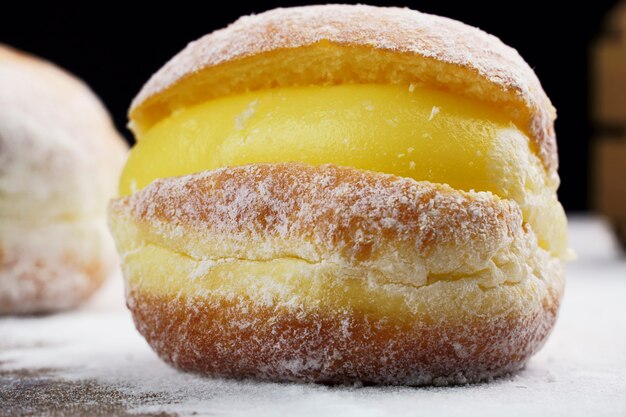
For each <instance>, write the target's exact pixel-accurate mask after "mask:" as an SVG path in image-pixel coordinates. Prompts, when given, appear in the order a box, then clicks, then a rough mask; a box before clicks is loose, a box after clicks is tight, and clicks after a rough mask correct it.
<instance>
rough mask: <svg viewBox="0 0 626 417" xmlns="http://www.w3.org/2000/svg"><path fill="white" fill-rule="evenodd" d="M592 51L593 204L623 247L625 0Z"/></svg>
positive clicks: (625, 220)
mask: <svg viewBox="0 0 626 417" xmlns="http://www.w3.org/2000/svg"><path fill="white" fill-rule="evenodd" d="M592 52H593V54H592V57H593V62H592V70H593V106H592V114H593V118H594V122H595V124H596V131H599V132H602V135H603V136H602V137H601V138H596V140H595V141H594V143H593V151H594V152H593V153H594V158H593V161H592V162H593V165H592V166H593V170H594V172H593V175H592V197H593V204H594V208H595V209H596V210H597V211H599V212H600V213H601V214H603V215H605V216H606V217H607V218H608V219H609V220H610V221H611V222H612V223H613V225H614V226H615V229H616V231H617V233H618V236H619V238H620V241H621V242H622V244H623V245H624V246H625V247H626V2H621V3H620V4H618V6H617V7H616V8H615V9H614V10H613V11H612V12H611V14H610V15H609V17H608V19H607V25H606V28H605V32H604V33H603V35H602V36H601V37H600V38H599V39H598V41H597V42H596V44H595V45H594V48H593V51H592Z"/></svg>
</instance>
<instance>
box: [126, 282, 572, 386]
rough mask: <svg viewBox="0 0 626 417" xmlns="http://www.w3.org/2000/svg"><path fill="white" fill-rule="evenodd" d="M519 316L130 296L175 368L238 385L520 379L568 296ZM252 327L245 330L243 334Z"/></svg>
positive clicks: (141, 324) (146, 330)
mask: <svg viewBox="0 0 626 417" xmlns="http://www.w3.org/2000/svg"><path fill="white" fill-rule="evenodd" d="M552 296H554V298H552V299H550V300H546V303H545V304H544V305H543V308H539V309H538V310H535V311H529V312H528V314H526V315H519V316H511V317H486V318H481V319H475V318H474V319H467V318H461V319H459V320H456V321H454V322H449V321H448V322H446V321H445V320H440V321H438V322H425V321H422V320H420V319H419V318H417V317H391V318H390V317H382V318H381V317H376V316H374V317H370V316H368V315H367V314H361V313H359V312H354V311H347V310H346V311H339V312H335V311H333V312H325V311H321V310H320V309H304V310H298V311H288V310H282V309H276V308H274V307H261V306H259V305H258V304H255V303H252V302H249V301H248V300H239V301H238V302H233V301H232V300H227V299H217V300H215V299H214V300H211V299H193V298H186V297H184V296H183V297H174V296H169V297H160V296H155V295H153V294H150V293H146V292H141V291H131V292H129V293H128V296H127V297H128V298H127V300H128V306H129V308H130V310H131V312H132V314H133V319H134V321H135V325H136V327H137V329H138V330H139V332H140V333H141V334H142V335H143V336H144V337H145V338H146V340H147V341H148V343H149V344H150V346H151V347H152V348H153V349H154V350H155V351H156V352H157V354H158V355H159V356H160V357H161V358H162V359H163V360H165V361H166V362H167V363H169V364H171V365H173V366H175V367H177V368H179V369H182V370H185V371H192V372H199V373H204V374H208V375H214V376H227V377H234V378H247V377H252V378H258V379H265V380H271V381H305V382H325V383H356V382H361V383H373V384H389V385H430V384H436V385H447V384H464V383H472V382H480V381H485V380H490V379H493V378H496V377H499V376H502V375H506V374H509V373H512V372H515V371H517V370H519V369H520V368H522V367H523V366H524V364H525V363H526V361H527V360H528V359H529V358H530V357H531V356H532V355H533V354H534V353H536V352H537V351H538V350H539V349H540V348H541V346H543V344H544V343H545V340H546V338H547V336H548V335H549V333H550V331H551V330H552V327H553V325H554V323H555V320H556V317H557V310H558V305H559V297H560V295H556V294H552ZM242 323H245V326H242Z"/></svg>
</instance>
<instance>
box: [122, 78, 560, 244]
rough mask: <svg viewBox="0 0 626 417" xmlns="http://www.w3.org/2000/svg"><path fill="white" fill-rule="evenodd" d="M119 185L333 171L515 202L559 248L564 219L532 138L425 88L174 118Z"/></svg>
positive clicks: (154, 132)
mask: <svg viewBox="0 0 626 417" xmlns="http://www.w3.org/2000/svg"><path fill="white" fill-rule="evenodd" d="M137 140H138V143H137V145H136V146H135V147H134V148H133V150H132V151H131V154H130V157H129V159H128V162H127V164H126V167H125V169H124V172H123V174H122V178H121V184H120V193H121V194H123V195H128V194H131V193H132V192H134V191H136V190H139V189H141V188H143V187H145V186H146V185H148V184H149V183H150V182H152V181H153V180H154V179H156V178H165V177H171V176H178V175H184V174H189V173H193V172H198V171H205V170H211V169H215V168H219V167H223V166H233V165H243V164H248V163H258V162H285V161H300V162H304V163H309V164H313V165H319V164H325V163H334V164H337V165H344V166H352V167H355V168H360V169H367V170H373V171H378V172H385V173H390V174H395V175H399V176H404V177H410V178H414V179H416V180H419V181H422V180H425V181H430V182H437V183H447V184H449V185H450V186H452V187H454V188H457V189H461V190H470V189H473V190H477V191H491V192H493V193H494V194H496V195H498V196H500V197H502V198H507V199H512V200H514V201H516V202H517V203H518V204H519V205H520V207H521V209H522V211H523V213H524V218H525V221H526V222H527V223H529V224H530V226H531V227H532V229H533V230H534V232H535V233H536V235H537V237H538V240H539V244H540V246H542V247H543V248H546V249H548V250H549V251H550V252H551V253H553V254H554V255H557V256H563V255H564V254H565V253H566V250H567V242H566V240H567V239H566V221H565V215H564V213H563V209H562V207H561V205H560V204H559V202H558V200H557V198H556V193H555V191H556V188H557V187H558V183H557V182H556V180H555V179H552V178H549V177H548V176H547V175H546V173H545V171H544V169H543V167H542V165H541V161H540V160H539V158H538V157H537V156H536V154H535V153H534V152H533V150H532V144H531V142H530V140H529V139H528V136H527V135H526V134H525V133H524V132H523V131H522V130H520V129H519V128H518V127H517V126H515V125H513V124H512V123H511V122H510V119H509V118H507V117H506V116H505V115H504V113H503V112H501V111H500V110H499V109H497V108H494V107H492V106H490V105H487V104H485V103H481V102H479V101H476V100H472V99H469V98H463V97H459V96H456V95H453V94H450V93H446V92H442V91H436V90H433V89H428V88H424V87H413V86H410V87H407V86H395V85H338V86H306V87H289V88H278V89H273V90H262V91H255V92H249V93H243V94H239V95H236V96H230V97H223V98H219V99H214V100H210V101H208V102H205V103H202V104H200V105H196V106H193V107H190V108H185V109H182V110H179V111H177V112H175V113H174V114H172V115H171V116H169V117H167V118H165V119H163V120H161V121H160V122H159V123H157V124H156V125H154V126H153V127H152V128H151V129H149V130H148V131H147V132H146V133H145V134H143V135H141V136H140V137H138V138H137Z"/></svg>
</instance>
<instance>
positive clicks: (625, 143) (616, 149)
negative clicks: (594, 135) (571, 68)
mask: <svg viewBox="0 0 626 417" xmlns="http://www.w3.org/2000/svg"><path fill="white" fill-rule="evenodd" d="M625 98H626V97H625ZM594 157H595V158H594V159H595V161H594V166H595V178H594V183H595V184H594V185H595V187H594V191H595V192H594V199H595V207H596V209H597V210H599V211H600V213H602V214H603V215H605V216H607V217H608V218H609V219H610V220H611V222H612V223H613V224H614V226H615V228H616V229H617V232H618V236H619V238H620V240H621V242H622V244H624V245H626V140H624V138H622V139H616V140H611V139H601V140H597V141H596V143H595V155H594Z"/></svg>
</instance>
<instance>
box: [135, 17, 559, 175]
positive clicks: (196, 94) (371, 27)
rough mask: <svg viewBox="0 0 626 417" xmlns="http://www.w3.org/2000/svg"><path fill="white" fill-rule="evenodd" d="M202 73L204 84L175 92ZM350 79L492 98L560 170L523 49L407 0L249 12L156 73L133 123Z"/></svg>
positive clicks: (548, 164) (549, 114) (546, 108)
mask: <svg viewBox="0 0 626 417" xmlns="http://www.w3.org/2000/svg"><path fill="white" fill-rule="evenodd" d="M342 51H343V52H342ZM346 51H353V52H355V53H354V56H352V55H350V54H349V53H344V52H346ZM299 55H301V58H302V59H301V60H299V59H298V56H299ZM255 58H256V60H255ZM264 68H267V70H264ZM296 68H298V69H296ZM322 68H323V69H324V70H323V71H322ZM347 68H349V70H348V71H347V72H348V74H349V75H348V76H346V75H345V74H344V73H345V72H346V69H347ZM198 79H200V80H201V82H199V83H198V84H195V85H196V86H197V85H201V88H195V89H193V90H194V91H193V94H178V93H179V92H180V91H181V90H184V89H185V88H186V87H187V86H188V85H191V84H193V83H194V82H196V81H197V80H198ZM285 80H287V81H285ZM349 82H353V83H354V82H356V83H367V82H370V83H371V82H379V83H381V82H382V83H385V82H387V83H389V82H391V83H406V84H408V83H415V84H425V85H429V86H433V87H435V88H441V89H443V90H446V91H452V92H455V93H458V94H462V95H466V96H469V97H473V98H476V99H479V100H483V101H486V102H491V103H493V104H494V105H497V106H498V107H500V108H502V109H503V110H504V111H505V112H507V114H508V115H509V116H510V117H511V119H512V120H513V121H514V122H515V123H516V124H518V125H519V126H520V127H521V128H522V129H523V130H525V131H526V132H527V133H528V134H529V136H530V137H531V138H532V139H533V141H534V143H535V145H536V151H537V153H538V154H539V156H540V158H541V160H542V161H543V163H544V166H545V168H546V169H547V170H548V171H549V172H550V173H555V172H556V168H557V165H558V157H557V149H556V138H555V133H554V119H555V117H556V113H555V110H554V108H553V106H552V104H551V103H550V100H549V99H548V97H547V96H546V94H545V92H544V91H543V89H542V87H541V84H540V82H539V80H538V79H537V77H536V75H535V73H534V71H533V70H532V69H531V68H530V67H529V66H528V64H527V63H526V62H525V61H524V60H523V59H522V58H521V57H520V56H519V54H518V53H517V51H515V50H514V49H513V48H510V47H508V46H506V45H505V44H503V43H502V42H501V41H500V40H499V39H498V38H496V37H494V36H492V35H489V34H487V33H485V32H483V31H481V30H479V29H477V28H474V27H471V26H468V25H465V24H463V23H461V22H458V21H455V20H452V19H447V18H444V17H439V16H434V15H429V14H425V13H420V12H417V11H414V10H410V9H400V8H381V7H374V6H365V5H324V6H306V7H295V8H288V9H275V10H270V11H268V12H265V13H262V14H259V15H253V16H246V17H242V18H240V19H239V20H237V21H236V22H235V23H233V24H231V25H230V26H228V27H227V28H225V29H222V30H218V31H216V32H213V33H211V34H209V35H206V36H204V37H203V38H200V39H199V40H197V41H195V42H192V43H190V44H189V45H188V46H187V48H185V49H184V50H183V51H181V52H180V53H179V54H178V55H176V56H175V57H174V58H172V59H171V60H170V61H169V62H168V63H167V64H166V65H165V66H164V67H163V68H161V69H160V70H159V71H158V72H157V73H156V74H155V75H153V76H152V78H151V79H150V80H149V81H148V82H147V83H146V85H145V86H144V87H143V89H142V90H141V92H140V93H139V94H138V95H137V97H136V98H135V99H134V101H133V103H132V105H131V110H130V116H131V120H132V122H131V127H133V129H134V130H135V131H143V130H145V129H146V128H147V127H149V126H150V125H151V124H153V123H154V122H155V121H157V120H158V119H160V118H161V117H164V116H166V115H167V114H169V113H170V112H171V111H173V110H176V109H178V108H181V107H184V106H186V105H190V104H195V103H197V102H201V101H204V100H207V99H210V98H213V97H219V96H223V95H228V94H233V93H236V92H240V91H247V90H254V89H259V88H269V87H276V86H283V85H294V84H295V85H309V84H338V83H349ZM190 100H191V101H190Z"/></svg>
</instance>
